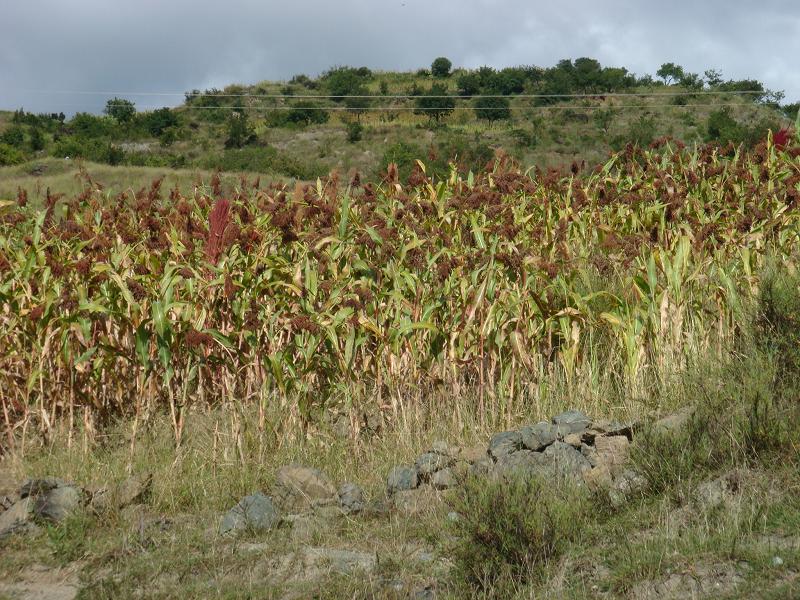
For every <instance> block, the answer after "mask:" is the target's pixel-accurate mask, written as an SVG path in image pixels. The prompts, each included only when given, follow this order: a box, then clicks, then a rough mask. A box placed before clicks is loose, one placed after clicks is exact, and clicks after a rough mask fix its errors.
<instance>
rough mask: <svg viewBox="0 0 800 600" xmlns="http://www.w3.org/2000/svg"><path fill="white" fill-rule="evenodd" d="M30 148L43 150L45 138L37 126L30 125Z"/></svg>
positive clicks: (35, 150)
mask: <svg viewBox="0 0 800 600" xmlns="http://www.w3.org/2000/svg"><path fill="white" fill-rule="evenodd" d="M30 142H31V150H33V151H34V152H38V151H39V150H44V145H45V139H44V134H43V133H42V130H41V129H39V128H38V127H31V140H30Z"/></svg>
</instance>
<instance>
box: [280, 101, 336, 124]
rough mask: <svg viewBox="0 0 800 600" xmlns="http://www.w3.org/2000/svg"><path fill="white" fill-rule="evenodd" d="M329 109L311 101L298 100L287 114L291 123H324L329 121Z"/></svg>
mask: <svg viewBox="0 0 800 600" xmlns="http://www.w3.org/2000/svg"><path fill="white" fill-rule="evenodd" d="M328 118H329V115H328V111H327V110H325V109H324V108H321V107H319V106H317V105H315V104H312V103H311V102H298V103H297V104H295V105H294V108H292V110H290V111H289V112H288V114H287V115H286V120H287V121H288V122H289V123H302V124H304V125H311V124H312V123H316V124H322V123H327V122H328Z"/></svg>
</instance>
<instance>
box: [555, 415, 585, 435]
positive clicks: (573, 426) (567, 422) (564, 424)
mask: <svg viewBox="0 0 800 600" xmlns="http://www.w3.org/2000/svg"><path fill="white" fill-rule="evenodd" d="M591 423H592V420H591V419H590V418H589V417H587V416H586V415H585V414H584V413H582V412H581V411H579V410H568V411H566V412H563V413H561V414H560V415H556V416H555V417H553V425H555V426H556V427H557V428H558V431H559V433H560V434H561V435H562V436H566V435H569V434H570V433H583V432H584V431H586V430H587V429H589V425H591Z"/></svg>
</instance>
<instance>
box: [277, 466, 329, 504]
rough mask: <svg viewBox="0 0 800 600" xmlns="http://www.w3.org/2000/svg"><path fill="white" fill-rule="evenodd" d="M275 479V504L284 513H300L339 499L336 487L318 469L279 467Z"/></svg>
mask: <svg viewBox="0 0 800 600" xmlns="http://www.w3.org/2000/svg"><path fill="white" fill-rule="evenodd" d="M275 479H276V485H275V488H274V499H275V504H276V505H277V506H278V507H279V508H280V509H281V510H282V511H283V512H285V513H301V512H305V511H308V510H312V509H313V508H314V507H317V506H322V505H326V504H336V503H338V501H339V494H338V493H337V491H336V487H335V486H334V485H333V483H332V482H331V480H330V479H328V477H327V475H325V474H324V473H323V472H322V471H320V470H319V469H312V468H310V467H301V466H295V465H290V466H286V467H281V468H280V469H278V472H277V473H276V474H275Z"/></svg>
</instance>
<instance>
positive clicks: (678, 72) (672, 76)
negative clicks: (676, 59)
mask: <svg viewBox="0 0 800 600" xmlns="http://www.w3.org/2000/svg"><path fill="white" fill-rule="evenodd" d="M656 75H658V76H659V77H660V78H661V79H663V80H664V83H665V84H666V85H672V84H673V83H675V82H676V81H680V80H681V79H682V78H683V76H684V72H683V67H682V66H680V65H676V64H675V63H671V62H670V63H664V64H663V65H661V68H659V69H658V71H656Z"/></svg>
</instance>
